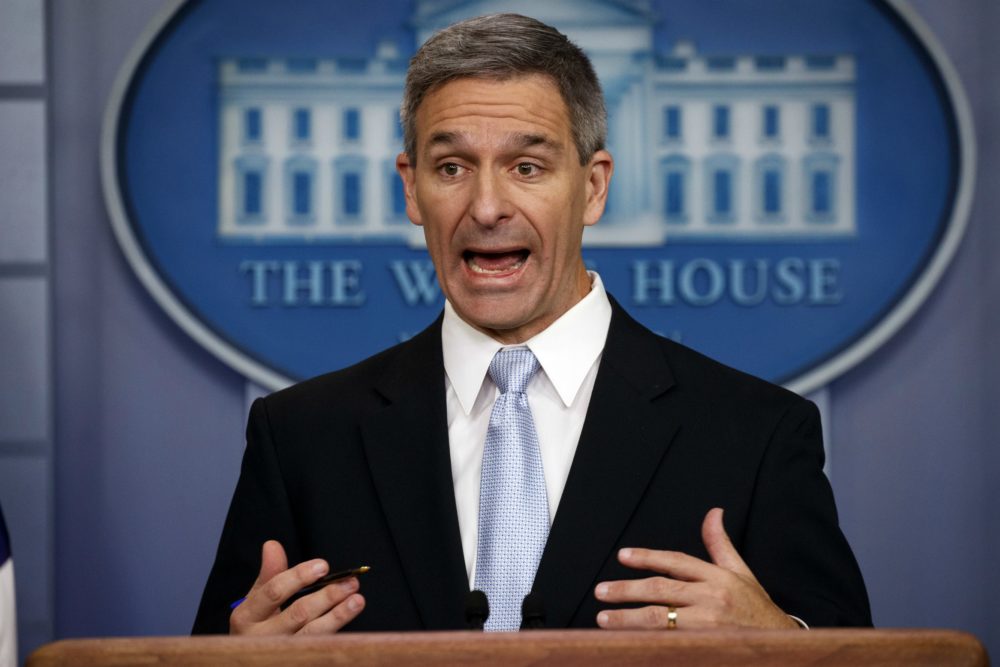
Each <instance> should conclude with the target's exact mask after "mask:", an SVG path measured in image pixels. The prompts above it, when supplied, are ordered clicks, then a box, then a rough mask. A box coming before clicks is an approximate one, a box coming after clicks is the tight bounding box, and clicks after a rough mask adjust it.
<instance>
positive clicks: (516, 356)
mask: <svg viewBox="0 0 1000 667" xmlns="http://www.w3.org/2000/svg"><path fill="white" fill-rule="evenodd" d="M537 370H538V359H536V358H535V354H534V353H533V352H532V351H531V350H529V349H528V348H526V347H515V348H510V349H506V350H500V351H498V352H497V353H496V355H494V357H493V361H491V362H490V378H491V379H492V380H493V382H494V383H496V386H497V387H499V388H500V393H501V394H506V393H507V392H508V391H513V392H515V393H522V394H523V393H524V389H525V387H527V386H528V382H529V381H530V380H531V376H533V375H534V374H535V371H537Z"/></svg>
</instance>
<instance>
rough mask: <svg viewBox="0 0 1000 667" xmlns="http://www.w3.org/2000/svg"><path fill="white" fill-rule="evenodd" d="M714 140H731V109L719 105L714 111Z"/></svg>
mask: <svg viewBox="0 0 1000 667" xmlns="http://www.w3.org/2000/svg"><path fill="white" fill-rule="evenodd" d="M712 138H713V139H728V138H729V107H727V106H722V105H718V106H716V107H713V109H712Z"/></svg>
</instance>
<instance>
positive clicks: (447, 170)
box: [441, 162, 462, 176]
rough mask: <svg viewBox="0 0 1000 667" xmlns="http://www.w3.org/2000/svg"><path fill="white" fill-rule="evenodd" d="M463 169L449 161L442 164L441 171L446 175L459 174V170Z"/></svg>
mask: <svg viewBox="0 0 1000 667" xmlns="http://www.w3.org/2000/svg"><path fill="white" fill-rule="evenodd" d="M461 169H462V168H461V167H459V166H458V165H457V164H455V163H454V162H448V163H447V164H443V165H441V173H442V174H444V175H445V176H458V173H459V171H461Z"/></svg>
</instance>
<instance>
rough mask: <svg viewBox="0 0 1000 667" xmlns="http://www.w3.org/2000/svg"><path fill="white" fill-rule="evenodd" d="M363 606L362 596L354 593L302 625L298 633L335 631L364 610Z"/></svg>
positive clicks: (317, 633) (310, 633)
mask: <svg viewBox="0 0 1000 667" xmlns="http://www.w3.org/2000/svg"><path fill="white" fill-rule="evenodd" d="M364 608H365V598H364V596H363V595H361V594H360V593H354V594H353V595H351V596H350V597H348V598H347V599H346V600H344V601H343V602H341V603H340V604H338V605H337V606H335V607H334V608H333V609H331V610H330V611H328V612H327V613H325V614H323V615H322V616H320V617H319V618H317V619H316V620H314V621H312V622H310V623H308V624H307V625H305V626H303V628H302V629H301V630H299V634H303V635H320V634H330V633H333V632H337V631H338V630H340V629H341V628H342V627H344V626H345V625H347V624H348V623H350V622H351V621H353V620H354V619H355V618H357V616H358V614H360V613H361V612H362V611H364Z"/></svg>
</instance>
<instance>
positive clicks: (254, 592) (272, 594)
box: [233, 559, 330, 622]
mask: <svg viewBox="0 0 1000 667" xmlns="http://www.w3.org/2000/svg"><path fill="white" fill-rule="evenodd" d="M329 570H330V567H329V566H328V565H327V563H326V561H325V560H320V559H314V560H308V561H306V562H304V563H299V564H298V565H296V566H295V567H293V568H291V569H289V570H285V571H283V572H279V573H278V574H276V575H274V576H273V577H271V578H270V579H268V580H267V581H265V582H263V583H260V584H255V585H254V587H253V588H251V589H250V593H249V594H247V599H246V600H245V601H244V602H243V604H241V605H240V606H238V607H237V608H236V610H235V611H234V612H233V613H234V614H236V613H239V614H240V616H241V617H242V618H241V620H247V621H249V622H260V621H263V620H264V619H267V618H270V617H271V616H273V615H274V614H275V613H276V612H277V611H278V610H279V608H280V607H281V605H282V604H283V603H284V602H285V601H286V600H288V598H290V597H292V596H293V595H294V594H295V593H297V592H299V590H301V589H302V588H303V587H305V586H308V585H310V584H313V583H315V582H316V581H317V580H318V579H319V578H320V577H322V576H323V575H325V574H326V573H327V572H328V571H329Z"/></svg>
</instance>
